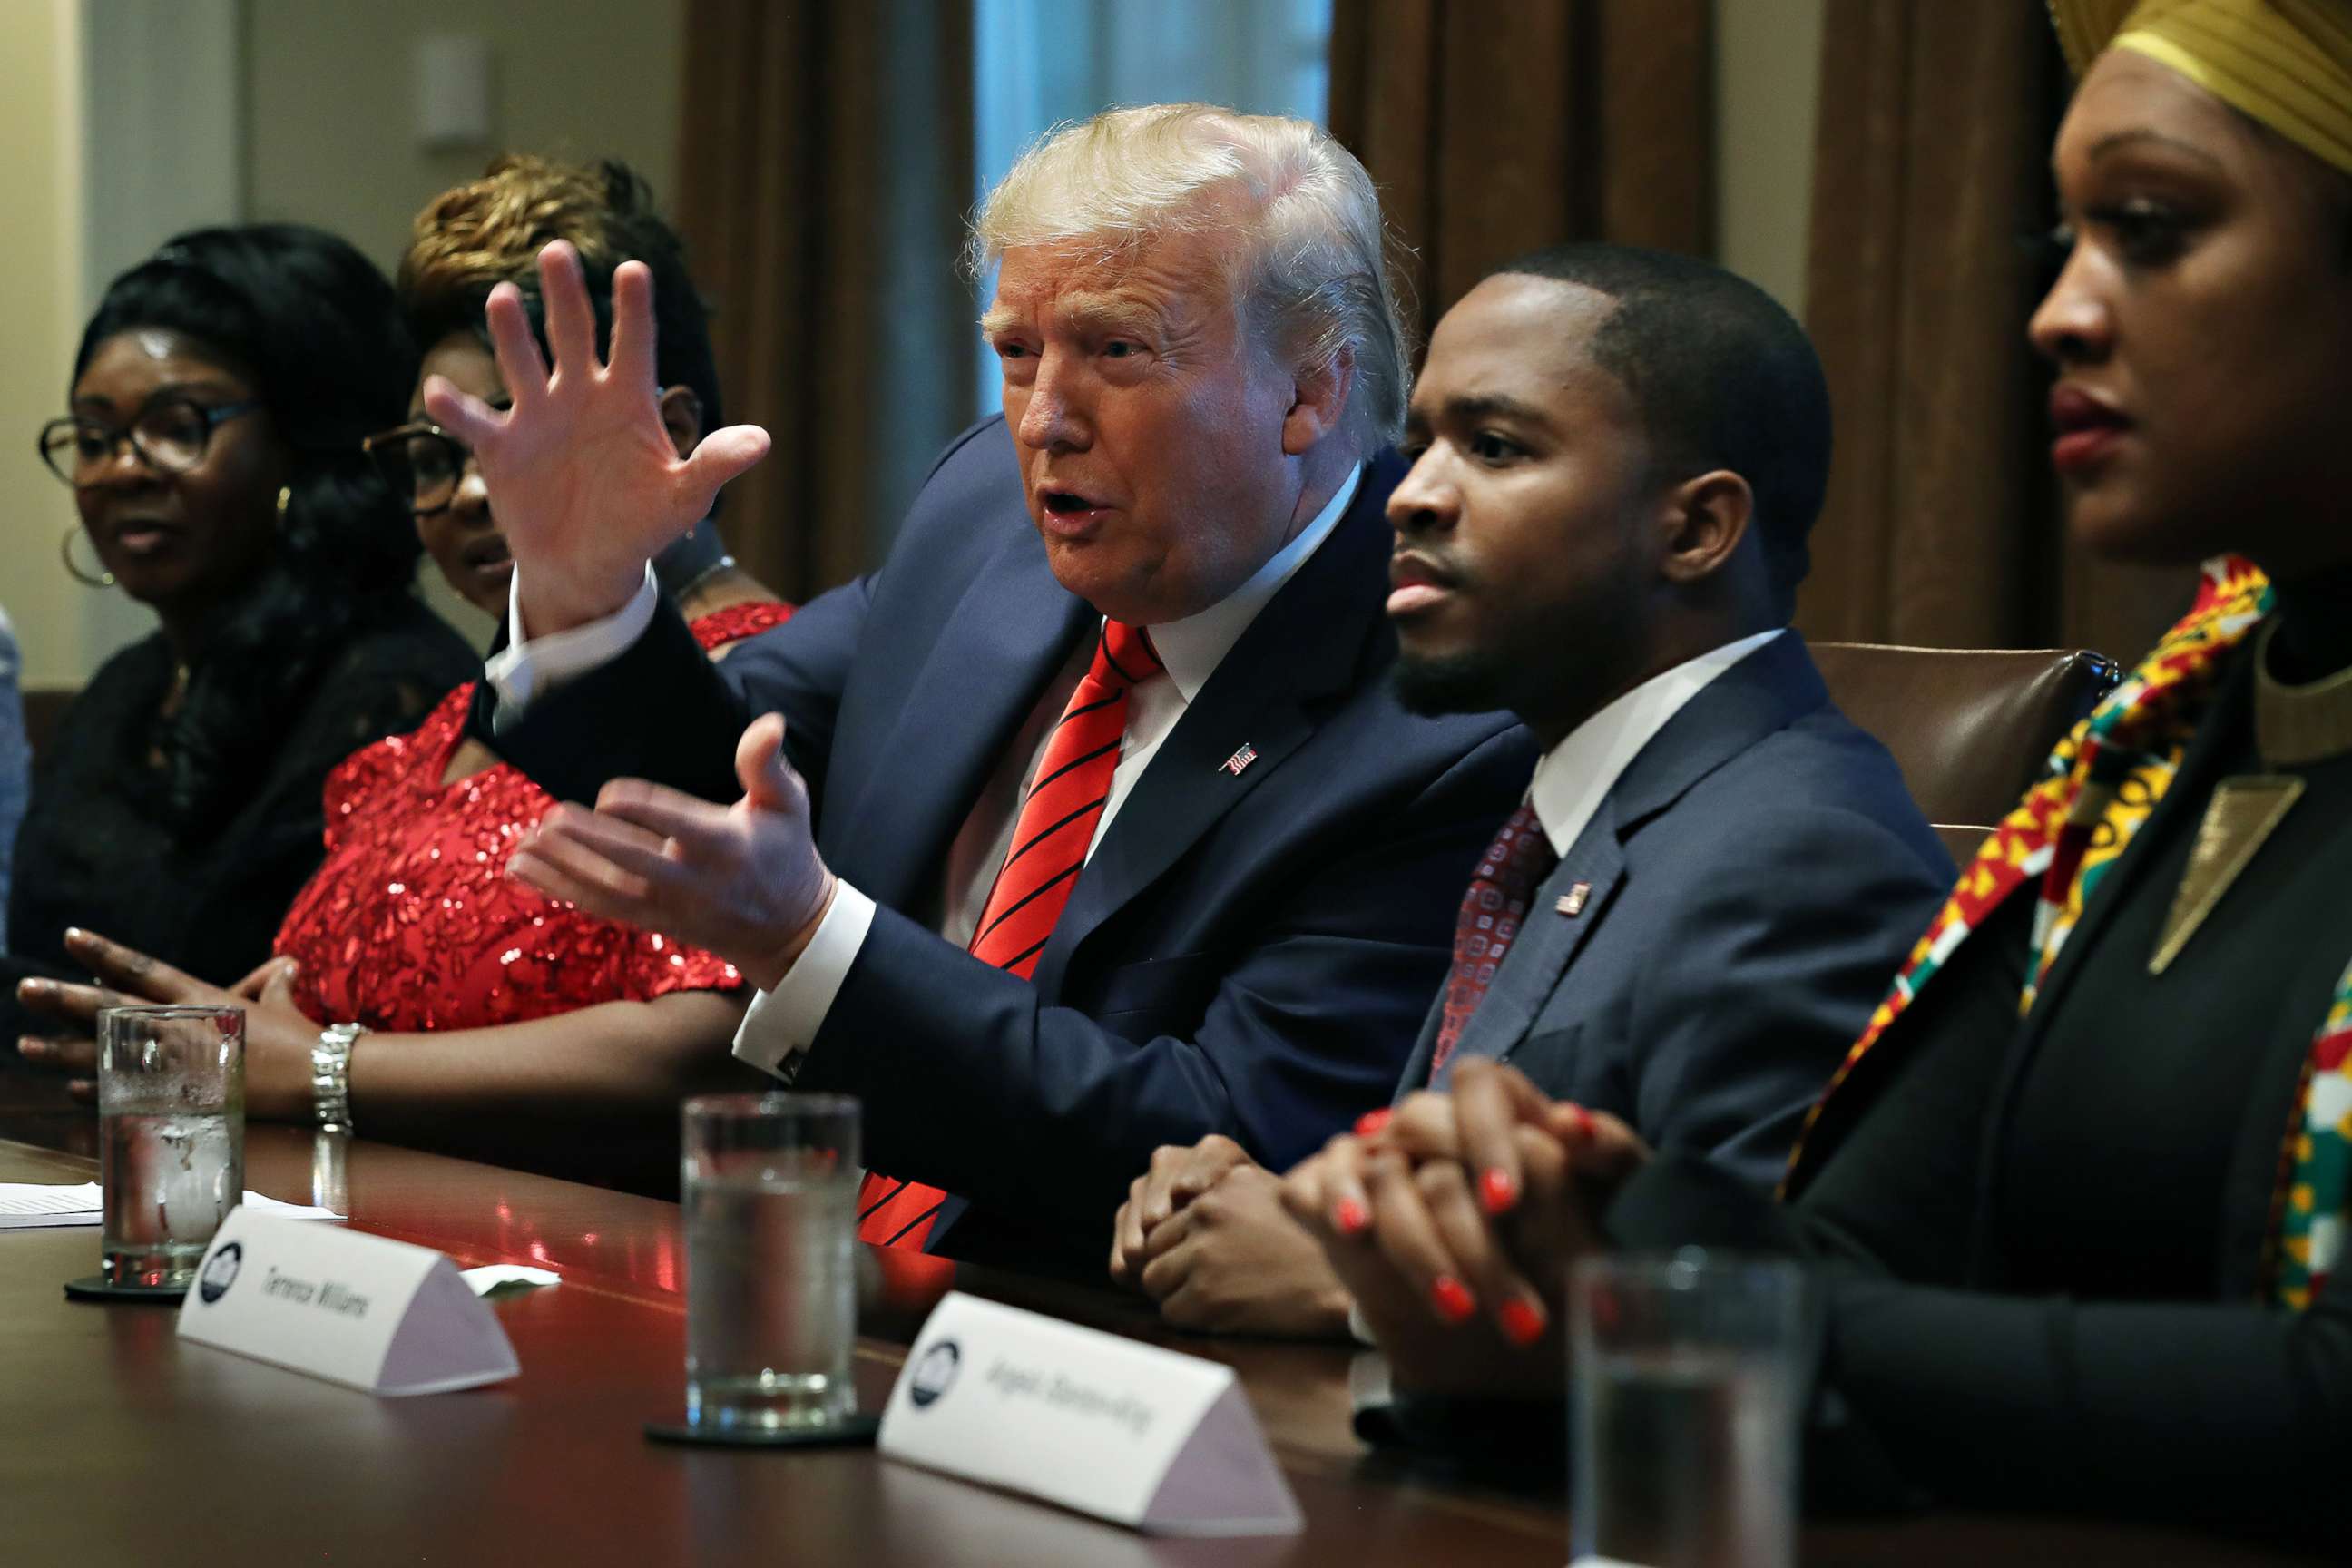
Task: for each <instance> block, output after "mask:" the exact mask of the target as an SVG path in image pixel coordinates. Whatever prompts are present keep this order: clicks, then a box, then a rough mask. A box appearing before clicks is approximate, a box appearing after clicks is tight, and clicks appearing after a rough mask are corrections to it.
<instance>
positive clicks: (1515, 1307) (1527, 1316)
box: [1495, 1300, 1545, 1350]
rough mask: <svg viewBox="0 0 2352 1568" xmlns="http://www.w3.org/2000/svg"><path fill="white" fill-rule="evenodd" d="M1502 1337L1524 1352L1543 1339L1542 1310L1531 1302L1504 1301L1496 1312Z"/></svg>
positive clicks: (1543, 1320) (1496, 1319)
mask: <svg viewBox="0 0 2352 1568" xmlns="http://www.w3.org/2000/svg"><path fill="white" fill-rule="evenodd" d="M1495 1321H1496V1322H1498V1323H1500V1324H1501V1325H1502V1326H1503V1337H1504V1338H1505V1339H1507V1340H1508V1341H1510V1342H1512V1343H1513V1344H1515V1345H1517V1346H1518V1347H1519V1348H1520V1349H1522V1350H1524V1349H1526V1348H1527V1347H1528V1346H1529V1345H1531V1344H1533V1343H1535V1342H1536V1341H1538V1340H1539V1339H1541V1338H1542V1337H1543V1331H1544V1322H1545V1319H1544V1310H1543V1309H1542V1308H1541V1307H1538V1306H1537V1305H1536V1304H1535V1303H1534V1302H1532V1301H1517V1300H1514V1301H1506V1302H1504V1303H1503V1304H1502V1306H1501V1307H1500V1308H1498V1309H1497V1310H1496V1313H1495Z"/></svg>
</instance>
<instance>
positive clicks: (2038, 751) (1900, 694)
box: [1812, 642, 2122, 865]
mask: <svg viewBox="0 0 2352 1568" xmlns="http://www.w3.org/2000/svg"><path fill="white" fill-rule="evenodd" d="M1812 654H1813V661H1814V662H1815V663H1816V664H1818V665H1819V666H1820V667H1821V671H1822V680H1823V682H1825V683H1826V684H1827V685H1828V687H1829V689H1830V698H1831V700H1832V701H1834V702H1835V703H1836V704H1837V705H1838V707H1839V708H1840V709H1842V710H1844V713H1845V716H1846V717H1847V718H1849V719H1851V720H1853V721H1854V722H1855V723H1856V724H1858V725H1860V726H1861V727H1862V728H1863V729H1864V730H1866V731H1869V732H1870V733H1871V734H1873V735H1875V736H1877V737H1878V740H1879V742H1880V743H1881V744H1883V745H1884V746H1885V748H1886V749H1887V750H1888V751H1889V752H1893V753H1894V755H1895V764H1896V765H1897V766H1898V767H1900V768H1901V769H1902V770H1903V781H1904V783H1905V784H1908V785H1909V786H1910V789H1911V796H1912V798H1913V799H1914V800H1916V801H1917V802H1918V803H1919V810H1920V812H1921V813H1922V814H1923V815H1925V816H1926V817H1927V820H1928V821H1929V822H1931V823H1933V824H1934V825H1935V826H1936V830H1937V832H1938V833H1940V834H1941V835H1942V836H1943V838H1944V843H1945V846H1946V847H1948V848H1949V849H1950V850H1951V852H1952V858H1954V859H1956V860H1958V861H1959V862H1961V863H1962V864H1963V865H1965V864H1966V863H1967V862H1968V860H1969V857H1970V856H1972V855H1974V854H1975V853H1976V850H1977V847H1978V846H1979V844H1980V843H1982V842H1983V840H1984V837H1985V836H1986V835H1987V834H1989V833H1990V832H1991V831H1992V829H1993V826H1994V824H1996V823H1998V822H2000V819H2001V818H2002V817H2003V816H2007V815H2009V811H2010V808H2011V806H2013V805H2016V804H2017V799H2018V796H2020V795H2022V794H2024V793H2025V788H2026V786H2027V785H2028V784H2032V782H2033V780H2034V778H2035V777H2036V776H2037V775H2038V774H2039V773H2040V772H2041V769H2042V763H2044V762H2046V761H2048V759H2049V756H2050V751H2051V748H2052V747H2053V746H2055V745H2056V744H2057V743H2058V742H2059V741H2060V740H2061V739H2062V738H2063V737H2064V735H2065V733H2066V731H2069V730H2071V729H2073V728H2074V725H2075V724H2076V723H2077V722H2079V721H2081V719H2082V718H2083V716H2084V714H2085V713H2088V712H2089V711H2090V710H2091V709H2092V708H2093V707H2094V706H2095V704H2096V703H2097V702H2098V700H2099V699H2100V698H2102V697H2105V695H2106V694H2107V693H2108V692H2110V691H2112V690H2114V689H2115V686H2116V681H2117V680H2118V679H2121V677H2122V671H2121V670H2120V669H2119V668H2117V667H2116V662H2115V660H2113V659H2111V658H2107V657H2105V655H2104V654H2096V653H2092V652H2089V651H2087V650H2085V649H2081V648H2026V649H2011V648H1935V647H1885V646H1882V645H1880V644H1876V643H1836V642H1832V643H1814V644H1813V645H1812Z"/></svg>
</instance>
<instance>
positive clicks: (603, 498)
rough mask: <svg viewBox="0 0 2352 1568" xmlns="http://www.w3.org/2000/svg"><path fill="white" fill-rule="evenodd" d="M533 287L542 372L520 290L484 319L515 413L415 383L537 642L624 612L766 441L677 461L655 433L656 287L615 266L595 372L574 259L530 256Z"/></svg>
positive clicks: (508, 289) (756, 430)
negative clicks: (475, 479)
mask: <svg viewBox="0 0 2352 1568" xmlns="http://www.w3.org/2000/svg"><path fill="white" fill-rule="evenodd" d="M539 277H540V285H541V295H542V298H543V299H544V300H545V301H546V308H547V341H548V346H549V347H550V348H551V350H552V351H553V353H554V356H555V363H554V367H553V368H552V370H551V369H550V368H549V366H548V364H547V362H546V361H545V360H544V359H542V358H541V355H540V352H539V344H538V342H537V341H536V340H535V339H533V337H532V336H531V331H530V316H529V315H528V313H527V312H526V311H525V310H524V308H523V300H522V292H521V290H520V289H517V288H516V287H515V286H514V285H513V284H511V283H501V284H499V286H498V287H497V288H496V289H492V290H491V291H490V299H489V306H488V312H487V314H488V321H489V329H490V343H491V348H492V352H493V353H496V355H497V357H498V363H499V376H500V377H501V378H502V379H503V380H504V381H505V383H506V387H507V395H508V396H509V398H510V399H511V400H512V406H511V407H509V409H508V410H506V411H505V412H500V411H499V410H498V409H494V408H492V407H490V406H489V405H488V404H486V403H484V402H482V401H481V400H480V399H479V398H477V397H472V396H469V395H467V394H465V393H463V392H460V391H458V390H457V387H455V386H453V385H451V384H449V383H448V382H446V381H445V380H443V379H442V378H441V377H439V376H431V377H428V378H426V380H425V412H426V413H428V414H430V415H431V416H433V418H434V419H435V420H436V421H437V422H438V423H439V424H440V425H441V426H442V427H443V428H444V429H446V430H447V431H448V432H449V433H450V434H451V435H453V436H455V437H457V439H459V440H460V441H463V442H464V443H466V445H467V446H468V447H472V448H473V449H474V458H475V461H476V463H477V464H478V466H479V468H480V469H481V474H482V483H483V485H484V487H485V488H487V489H488V491H489V493H490V503H491V505H492V506H493V507H494V508H495V509H496V510H497V512H498V519H499V530H500V531H502V532H503V533H504V534H505V535H506V542H507V548H508V549H509V551H511V552H513V554H514V559H515V572H516V591H517V593H518V595H520V603H521V608H522V616H523V626H524V629H525V631H526V632H527V633H528V634H529V635H530V636H532V637H545V636H547V635H549V634H550V633H552V632H560V631H564V630H568V629H569V628H571V627H572V626H582V625H584V624H586V623H587V622H590V621H593V620H596V619H599V618H601V617H603V616H608V615H611V614H612V613H613V612H614V611H615V610H618V609H619V608H621V607H622V606H623V605H625V604H627V603H628V601H629V598H630V596H631V595H634V594H635V592H636V590H637V586H638V584H640V583H642V582H643V581H644V580H645V567H646V562H647V561H649V560H651V559H652V558H653V557H654V555H655V554H656V552H659V551H660V550H661V548H662V546H664V545H666V544H667V543H669V542H671V541H672V540H674V539H676V538H677V537H678V536H679V535H680V534H683V533H684V532H685V531H687V530H688V529H689V528H692V527H693V526H694V525H695V524H696V523H697V522H698V521H701V519H702V517H703V516H704V514H705V513H707V512H708V511H709V510H710V503H711V500H712V499H713V498H714V497H716V496H717V495H718V493H719V487H720V486H721V485H724V484H725V483H726V482H727V481H728V480H730V479H733V478H734V477H735V476H736V475H738V474H740V473H741V472H742V471H743V470H744V469H746V468H750V467H751V465H752V464H754V463H756V462H758V461H759V460H760V459H761V458H763V457H765V456H766V455H767V452H768V433H767V432H766V431H764V430H762V429H761V428H760V427H759V426H756V425H730V426H728V427H727V428H725V429H723V430H714V431H712V432H711V433H710V434H709V435H708V436H705V437H703V438H702V440H701V442H700V443H699V444H698V446H696V447H695V448H694V450H693V451H692V452H691V453H690V454H688V456H686V457H684V458H680V457H679V456H678V455H677V447H675V446H673V445H672V443H671V440H670V437H669V433H668V432H667V430H666V429H664V428H663V426H662V422H661V405H660V392H661V389H660V387H659V385H658V384H657V381H656V375H655V371H654V303H653V300H654V283H653V273H652V272H651V271H650V270H648V269H647V268H646V266H645V264H644V263H643V262H637V261H629V262H624V263H623V264H622V265H621V267H620V268H618V269H617V270H616V271H615V272H614V274H613V338H612V345H611V347H612V353H611V355H610V358H609V360H607V361H602V362H600V361H599V359H598V357H597V353H596V315H595V311H594V310H593V307H591V305H590V304H589V301H588V289H587V284H586V282H585V280H584V279H583V277H582V275H581V270H580V257H579V254H578V253H577V252H576V251H574V250H573V249H572V247H571V246H570V245H569V244H568V243H566V242H564V241H562V240H557V241H554V242H553V243H551V244H550V245H549V246H548V247H547V248H546V249H544V250H542V251H541V252H540V254H539Z"/></svg>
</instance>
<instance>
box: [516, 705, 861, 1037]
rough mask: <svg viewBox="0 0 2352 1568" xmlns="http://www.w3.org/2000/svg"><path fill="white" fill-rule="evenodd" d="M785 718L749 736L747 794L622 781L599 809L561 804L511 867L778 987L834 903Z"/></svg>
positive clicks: (742, 754) (738, 754)
mask: <svg viewBox="0 0 2352 1568" xmlns="http://www.w3.org/2000/svg"><path fill="white" fill-rule="evenodd" d="M783 742H784V721H783V719H782V717H781V716H780V715H777V714H774V713H771V714H769V715H768V716H767V717H765V718H763V719H760V720H758V721H754V722H753V723H752V725H751V728H750V729H748V730H746V731H743V739H742V741H741V742H740V743H739V744H738V745H737V747H736V749H735V773H736V776H737V777H738V778H739V779H740V780H741V781H742V784H743V798H742V799H741V800H739V801H737V802H736V803H735V804H734V805H712V804H711V803H710V802H709V801H707V800H700V799H698V798H696V797H695V796H693V795H684V794H681V793H679V792H678V791H677V790H674V789H667V788H665V787H663V786H662V785H660V784H647V783H646V781H644V780H643V779H614V781H613V782H612V783H611V784H606V785H605V786H604V790H603V792H602V793H601V794H599V795H597V797H596V809H595V810H593V811H590V810H587V809H585V808H584V807H582V806H578V805H559V806H556V807H555V808H554V809H552V810H551V811H550V812H549V813H548V814H547V816H545V817H543V818H541V821H540V825H539V826H538V828H537V829H536V830H534V831H533V833H532V834H531V836H530V837H528V838H526V839H524V840H523V842H522V844H521V846H520V847H519V848H517V849H516V851H515V853H514V858H513V859H512V860H510V861H509V862H508V867H507V869H508V874H509V875H510V876H514V877H518V878H520V879H522V880H523V881H526V882H528V883H530V885H531V886H532V887H534V888H537V889H539V890H540V891H541V892H542V893H545V894H547V895H548V896H549V897H550V898H556V899H566V900H571V901H572V903H575V904H577V905H579V906H580V907H581V908H582V909H583V910H587V911H588V912H589V913H591V914H595V915H603V916H604V917H605V918H606V919H608V920H617V921H627V922H628V923H629V924H631V925H634V926H637V927H640V928H641V929H643V930H646V931H659V932H661V933H662V934H664V935H665V936H668V937H672V938H675V939H677V940H678V941H681V942H690V943H692V944H693V945H694V946H696V947H702V948H708V949H709V950H710V951H711V952H715V953H717V954H719V957H721V958H724V959H726V960H727V961H728V962H729V963H732V964H734V965H735V967H736V968H738V969H740V970H741V971H742V972H743V974H744V977H745V978H747V979H748V980H750V981H751V983H752V984H754V985H757V986H759V987H760V988H761V990H769V991H772V990H773V989H775V985H776V983H777V982H778V981H779V980H781V979H782V978H783V975H784V973H785V971H787V970H789V969H791V968H792V966H793V963H794V962H795V961H796V960H798V958H799V957H800V955H801V952H802V950H803V948H805V947H806V946H807V945H808V942H809V939H810V937H812V936H813V935H814V934H815V931H816V927H817V923H818V922H819V921H821V920H822V919H823V918H824V911H825V909H826V907H827V906H828V905H829V904H830V903H831V902H832V901H833V892H834V888H835V881H834V877H833V873H832V872H830V871H828V870H826V869H825V866H824V860H823V859H822V858H819V856H818V855H817V852H816V845H815V844H814V842H813V840H812V839H811V837H810V834H809V814H808V789H807V786H806V785H805V784H803V783H802V782H801V777H800V775H799V774H798V773H794V772H793V769H792V764H790V763H787V762H785V761H784V758H783Z"/></svg>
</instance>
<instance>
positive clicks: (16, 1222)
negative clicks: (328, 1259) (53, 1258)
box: [0, 1182, 343, 1230]
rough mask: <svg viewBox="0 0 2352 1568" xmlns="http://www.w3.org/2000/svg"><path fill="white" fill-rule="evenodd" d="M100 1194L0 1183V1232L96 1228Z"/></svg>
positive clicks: (250, 1204)
mask: <svg viewBox="0 0 2352 1568" xmlns="http://www.w3.org/2000/svg"><path fill="white" fill-rule="evenodd" d="M101 1195H102V1194H101V1193H100V1188H99V1184H97V1183H96V1182H69V1183H65V1184H49V1183H44V1182H0V1230H35V1229H44V1228H47V1227H50V1226H74V1225H96V1224H97V1223H98V1221H99V1205H100V1201H101ZM245 1206H246V1207H247V1208H249V1209H251V1210H252V1211H253V1212H254V1213H256V1214H260V1215H268V1216H269V1217H270V1218H272V1219H341V1218H342V1217H343V1216H342V1215H339V1214H337V1213H335V1212H334V1211H333V1210H332V1209H322V1208H318V1207H315V1206H313V1205H309V1204H289V1203H281V1202H280V1201H279V1200H278V1199H276V1198H268V1197H264V1196H262V1195H261V1194H259V1193H247V1194H245Z"/></svg>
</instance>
